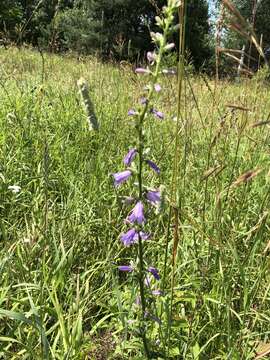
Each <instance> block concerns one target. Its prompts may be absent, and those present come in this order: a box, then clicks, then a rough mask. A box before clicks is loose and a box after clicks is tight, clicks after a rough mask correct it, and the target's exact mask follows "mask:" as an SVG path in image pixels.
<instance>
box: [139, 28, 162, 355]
mask: <svg viewBox="0 0 270 360" xmlns="http://www.w3.org/2000/svg"><path fill="white" fill-rule="evenodd" d="M168 30H169V24H167V25H166V27H165V29H164V35H163V41H162V43H161V45H160V50H159V53H158V56H157V61H156V68H155V71H154V73H153V78H152V84H151V87H150V91H149V94H148V98H147V101H146V102H145V105H144V107H143V109H142V111H141V112H140V114H139V117H138V124H137V131H138V142H139V144H138V155H139V166H138V187H139V200H140V201H141V200H142V199H143V162H144V159H143V149H144V145H143V144H144V142H143V124H144V119H145V117H146V114H147V111H148V108H149V103H150V101H151V99H152V97H153V94H154V85H155V83H156V81H157V79H158V76H159V71H160V65H161V59H162V56H163V53H164V47H165V44H166V34H167V33H168ZM138 245H139V246H138V247H139V254H138V255H139V276H138V279H139V288H140V297H141V304H142V323H143V322H144V318H145V312H146V302H145V289H144V250H143V242H142V238H141V236H140V234H139V236H138ZM141 330H142V333H141V336H142V340H143V345H144V350H145V354H146V357H147V359H150V352H149V348H148V341H147V337H146V331H145V327H144V326H143V328H142V329H141Z"/></svg>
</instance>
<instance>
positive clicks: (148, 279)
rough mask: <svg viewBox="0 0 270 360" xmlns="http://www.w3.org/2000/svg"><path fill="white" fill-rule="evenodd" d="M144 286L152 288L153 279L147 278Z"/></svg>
mask: <svg viewBox="0 0 270 360" xmlns="http://www.w3.org/2000/svg"><path fill="white" fill-rule="evenodd" d="M144 285H145V286H147V287H150V285H151V278H150V277H149V276H146V277H145V279H144Z"/></svg>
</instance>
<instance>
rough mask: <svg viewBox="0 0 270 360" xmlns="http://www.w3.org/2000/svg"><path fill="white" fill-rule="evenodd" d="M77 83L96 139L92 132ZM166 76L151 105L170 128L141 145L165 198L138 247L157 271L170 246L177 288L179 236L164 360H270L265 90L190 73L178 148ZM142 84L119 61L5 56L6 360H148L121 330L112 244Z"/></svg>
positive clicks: (0, 162)
mask: <svg viewBox="0 0 270 360" xmlns="http://www.w3.org/2000/svg"><path fill="white" fill-rule="evenodd" d="M81 77H84V78H85V79H86V80H87V81H88V84H89V89H90V97H91V100H92V102H93V104H94V106H95V113H96V116H97V119H98V122H99V125H100V129H99V131H98V132H93V131H92V132H91V131H89V129H88V125H87V119H86V115H85V112H84V108H83V106H82V101H81V96H80V94H79V92H78V87H77V80H78V79H79V78H81ZM160 81H161V85H162V89H163V90H162V91H161V92H160V93H159V94H157V95H156V96H155V98H154V102H155V104H156V106H157V107H158V108H159V109H161V110H162V111H163V112H164V114H165V118H164V120H159V119H155V118H153V119H151V121H150V120H149V121H148V123H147V125H146V129H145V136H146V137H147V139H148V142H149V144H150V145H151V156H152V158H153V159H154V160H155V161H156V162H158V164H159V166H160V169H161V172H160V175H159V177H155V176H154V175H152V174H151V173H150V172H149V174H148V175H147V177H148V182H149V183H150V184H151V185H152V186H157V185H158V186H159V185H162V186H164V188H165V191H166V194H167V198H168V201H167V205H166V209H165V211H164V215H163V216H156V217H155V218H154V219H153V220H152V224H154V225H153V227H152V230H151V231H152V236H151V239H150V240H147V242H148V246H147V250H146V252H147V256H148V258H150V259H152V261H155V264H156V265H158V266H159V268H160V269H161V270H162V269H163V266H164V250H165V246H166V241H167V239H168V253H169V257H168V259H169V260H168V261H169V265H168V271H167V274H166V279H163V280H162V281H163V282H164V284H165V285H164V286H165V293H170V292H171V286H172V285H171V284H172V283H171V276H172V267H171V266H170V265H171V261H172V258H173V257H174V255H172V254H173V231H174V229H175V226H177V227H178V229H179V243H178V246H177V253H176V254H175V277H174V282H173V300H172V308H173V322H172V324H171V335H170V343H171V348H170V351H169V353H168V354H167V358H170V359H186V360H189V359H198V360H199V359H202V360H204V359H205V360H207V359H220V360H221V359H232V360H234V359H235V360H236V359H242V360H248V359H260V358H267V354H269V352H270V326H269V324H270V281H269V280H270V272H269V251H270V243H269V226H270V220H269V202H270V177H269V176H270V175H269V171H270V167H269V156H270V148H269V144H270V133H269V125H270V96H269V94H270V91H269V86H268V85H267V84H266V83H264V82H262V81H259V80H258V79H257V78H256V77H255V78H253V79H245V78H243V79H241V80H239V81H238V82H237V81H228V80H220V81H219V82H218V83H217V84H215V82H214V80H212V79H209V78H207V77H206V76H205V75H199V74H197V75H193V74H191V73H189V72H187V73H186V76H185V78H184V81H183V91H182V98H181V104H180V105H181V106H180V111H181V118H180V127H179V131H178V135H177V138H178V146H177V148H176V150H175V126H176V122H175V116H176V114H177V102H178V99H177V79H176V76H168V77H166V76H163V77H162V78H161V80H160ZM146 82H147V80H146V77H145V76H138V75H137V74H135V73H134V69H133V68H132V66H131V65H129V64H126V63H121V64H113V63H102V62H100V61H99V60H97V59H96V58H95V57H87V58H84V59H79V60H77V59H76V58H73V57H71V56H70V57H69V56H62V57H61V56H56V55H50V54H43V55H42V56H41V55H40V54H39V53H38V52H37V51H33V50H31V49H23V48H22V49H16V48H9V49H0V99H1V102H0V128H1V132H0V199H1V201H0V241H1V248H0V259H1V261H0V284H1V285H0V358H1V359H10V360H11V359H33V360H37V359H61V360H62V359H74V360H76V359H97V360H98V359H144V356H143V354H142V352H141V351H140V347H139V345H138V342H139V341H138V339H137V338H135V337H134V338H132V337H130V336H128V334H127V329H126V328H125V326H126V325H125V324H126V319H125V316H127V313H126V311H125V310H124V309H123V308H124V305H125V289H126V286H127V285H128V283H129V278H128V276H126V274H125V273H120V272H119V271H118V265H121V264H122V263H124V262H125V261H127V260H129V259H130V257H131V253H130V251H131V250H130V248H124V247H123V246H122V244H121V242H120V240H119V234H120V233H121V232H122V231H124V230H123V229H124V225H123V220H122V219H123V216H124V214H125V213H126V209H125V205H123V203H122V201H121V196H123V195H124V190H125V189H128V187H129V186H130V185H128V184H125V185H124V186H123V188H121V189H115V188H114V186H113V178H112V175H111V174H112V173H115V172H116V171H118V170H119V169H121V167H123V163H122V162H123V156H124V155H125V154H126V152H127V150H128V149H129V147H130V144H132V143H134V142H135V139H134V131H133V129H132V126H130V124H131V123H132V119H131V118H130V117H129V116H128V115H127V114H128V111H129V109H131V108H133V107H134V106H135V105H134V104H136V103H138V101H139V99H140V97H141V96H142V94H143V91H142V89H143V88H144V86H145V84H146ZM176 152H177V154H176ZM176 156H177V159H178V160H179V168H178V174H177V177H178V179H179V182H178V186H177V189H176V191H177V199H176V204H173V208H177V209H178V212H177V216H178V220H177V222H176V223H175V220H174V219H173V218H172V219H171V218H170V216H169V215H168V214H169V206H170V189H171V179H172V176H173V164H174V161H175V158H176ZM12 186H13V187H12ZM14 186H18V187H20V188H16V187H14ZM161 274H162V271H161ZM123 304H124V305H123ZM164 306H166V296H165V295H164ZM157 340H158V339H157ZM157 346H158V342H157ZM160 358H161V357H160Z"/></svg>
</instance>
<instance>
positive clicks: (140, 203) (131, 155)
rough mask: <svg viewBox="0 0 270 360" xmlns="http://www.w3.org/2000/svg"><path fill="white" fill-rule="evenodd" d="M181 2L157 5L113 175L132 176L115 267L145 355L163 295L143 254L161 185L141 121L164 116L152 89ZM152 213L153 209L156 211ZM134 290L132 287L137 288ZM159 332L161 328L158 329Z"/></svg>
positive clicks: (149, 354)
mask: <svg viewBox="0 0 270 360" xmlns="http://www.w3.org/2000/svg"><path fill="white" fill-rule="evenodd" d="M179 5H180V1H178V0H168V4H167V6H165V7H164V8H163V9H162V14H161V15H160V16H158V17H156V23H157V26H158V27H159V28H160V29H161V32H156V33H151V37H152V40H153V42H154V44H155V46H156V49H155V50H154V51H153V52H148V53H147V61H148V64H147V67H145V68H142V67H140V68H137V69H136V70H135V72H136V73H137V74H138V76H146V77H148V79H149V81H148V84H147V86H146V87H145V88H144V90H145V91H146V92H147V93H146V95H145V93H144V96H143V97H141V99H140V101H139V103H138V104H137V106H134V107H132V108H131V109H130V110H129V111H128V115H129V116H131V117H133V118H134V120H135V130H136V139H137V140H136V146H135V147H132V148H130V149H129V150H127V153H126V155H125V156H124V158H123V169H121V171H119V172H116V173H114V174H113V178H114V186H115V187H120V186H121V185H122V184H123V183H125V182H127V181H134V180H135V181H134V187H133V188H132V189H133V192H132V194H127V195H128V196H129V197H130V196H131V197H132V198H133V199H134V204H133V208H131V209H130V211H129V213H127V215H126V218H125V219H124V224H125V226H126V231H125V232H124V233H121V234H120V235H119V237H120V241H121V243H122V244H123V246H125V247H131V251H132V254H133V257H134V258H133V260H132V262H131V263H129V264H120V265H119V267H118V270H119V271H121V272H126V273H130V275H128V276H132V290H133V291H134V289H135V292H136V291H137V294H136V306H135V307H134V316H133V319H129V322H130V323H132V324H133V325H134V322H135V323H136V326H137V328H136V329H135V331H136V333H137V334H138V335H139V337H140V338H141V340H142V344H143V348H144V355H145V357H146V358H147V359H152V358H155V357H157V356H158V355H157V354H158V351H159V350H157V347H158V342H159V341H160V340H158V339H154V338H153V336H152V335H151V331H150V329H151V323H157V324H158V326H159V327H160V324H161V320H160V317H158V316H157V306H156V298H157V297H158V296H160V295H162V292H161V290H160V289H159V288H158V285H157V283H158V282H159V280H160V274H159V270H158V269H157V268H156V266H155V264H152V263H150V262H149V259H147V257H146V253H145V247H147V240H148V239H149V238H150V237H151V234H150V233H149V232H148V231H147V230H146V226H147V229H149V228H151V212H153V213H154V210H156V209H157V208H159V209H160V208H161V206H160V203H161V202H162V198H163V197H162V191H161V190H162V189H161V187H160V188H156V189H153V188H150V187H149V186H148V185H147V184H146V183H145V179H146V176H145V175H146V173H147V172H149V171H152V172H153V175H155V176H159V174H160V172H161V169H160V167H159V165H158V164H156V163H155V162H154V161H153V159H151V158H149V157H148V152H147V151H145V150H146V146H147V147H149V146H150V145H151V144H148V143H147V139H146V137H145V132H144V125H145V123H146V121H147V122H149V121H163V120H164V119H165V118H166V116H165V114H164V113H163V112H162V111H161V110H160V109H156V108H155V107H154V106H153V104H152V103H153V99H154V97H155V94H156V93H159V92H161V91H162V86H161V85H160V84H159V82H158V80H159V77H160V75H162V74H171V70H170V69H161V60H162V58H163V56H164V54H165V53H166V52H168V51H170V50H171V49H173V48H174V44H173V43H168V38H169V36H170V35H171V34H172V33H173V32H174V30H175V28H176V27H175V25H174V18H175V16H174V15H175V12H176V10H177V8H178V7H179ZM155 214H156V212H155ZM136 289H137V290H136ZM157 334H159V337H162V334H161V328H160V329H159V330H158V331H157Z"/></svg>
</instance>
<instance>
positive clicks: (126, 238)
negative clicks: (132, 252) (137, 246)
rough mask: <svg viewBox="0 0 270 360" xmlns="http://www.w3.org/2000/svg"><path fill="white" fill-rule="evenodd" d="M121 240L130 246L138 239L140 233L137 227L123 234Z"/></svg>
mask: <svg viewBox="0 0 270 360" xmlns="http://www.w3.org/2000/svg"><path fill="white" fill-rule="evenodd" d="M121 241H122V243H123V244H124V246H130V245H132V244H134V243H135V242H137V241H138V234H137V233H136V230H135V229H130V230H128V231H127V232H126V233H125V234H122V235H121Z"/></svg>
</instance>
